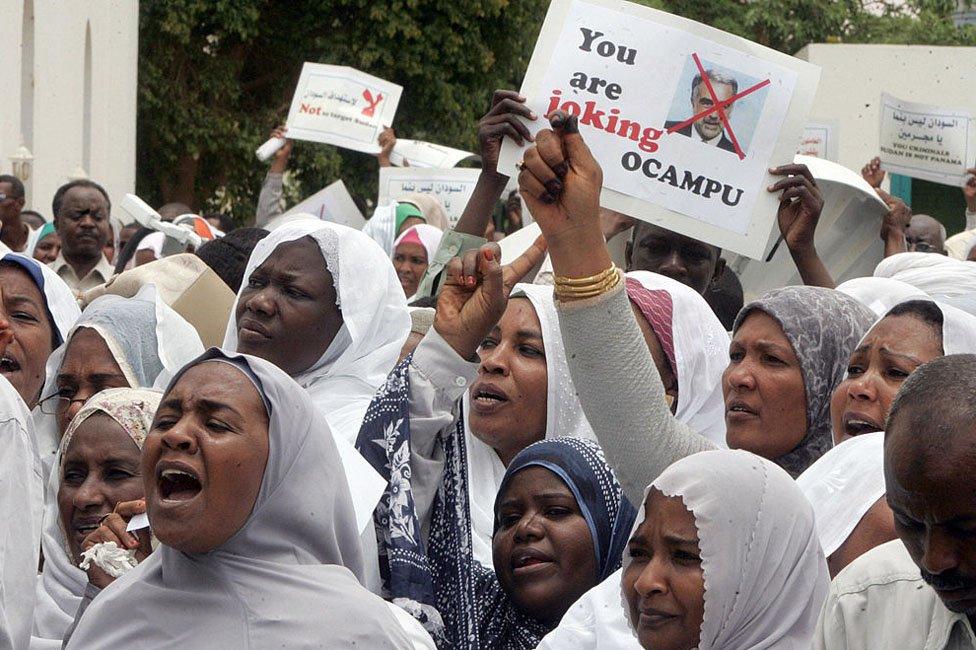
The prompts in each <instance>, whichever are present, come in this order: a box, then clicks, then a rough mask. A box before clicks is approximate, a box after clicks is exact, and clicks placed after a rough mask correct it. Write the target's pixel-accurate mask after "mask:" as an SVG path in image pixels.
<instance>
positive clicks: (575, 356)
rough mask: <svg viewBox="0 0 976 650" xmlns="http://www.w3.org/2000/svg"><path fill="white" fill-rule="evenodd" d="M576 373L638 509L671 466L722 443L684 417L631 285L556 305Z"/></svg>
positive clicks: (594, 423) (586, 406) (589, 413)
mask: <svg viewBox="0 0 976 650" xmlns="http://www.w3.org/2000/svg"><path fill="white" fill-rule="evenodd" d="M556 309H557V311H558V313H559V329H560V331H561V332H562V337H563V344H564V345H565V346H566V357H567V359H568V361H569V372H570V375H571V376H572V377H573V383H574V384H575V385H576V391H577V393H578V395H579V400H580V404H581V405H582V407H583V412H584V413H585V414H586V419H587V420H589V422H590V426H591V427H592V428H593V431H594V432H595V433H596V437H597V439H598V440H599V442H600V446H601V447H603V453H604V454H605V455H606V458H607V462H608V463H610V466H611V467H613V469H614V471H615V472H616V473H617V480H619V481H620V484H621V485H622V486H623V490H624V494H625V495H627V498H628V499H630V501H631V503H633V504H634V505H635V506H636V507H638V508H639V507H640V504H641V503H642V501H643V496H644V489H645V488H646V487H647V486H648V485H650V484H651V483H652V482H653V481H654V479H656V478H657V477H658V475H659V474H660V473H661V472H663V471H664V470H665V468H667V467H668V465H670V464H671V463H673V462H675V461H677V460H680V459H682V458H684V457H685V456H690V455H692V454H696V453H698V452H700V451H706V450H709V449H714V448H715V445H713V444H712V443H711V441H709V440H708V439H707V438H705V437H704V436H702V435H701V434H699V433H698V432H696V431H693V430H692V429H690V428H689V427H688V426H687V425H685V424H683V423H681V422H679V421H678V420H677V418H675V417H674V415H673V414H672V413H671V409H670V408H669V407H668V405H667V402H665V400H664V385H663V384H662V383H661V375H660V374H659V373H658V371H657V367H656V366H655V365H654V359H653V358H652V357H651V353H650V351H649V350H648V349H647V344H646V343H645V342H644V337H643V335H642V334H641V331H640V328H639V327H638V326H637V321H636V320H635V319H634V314H633V312H632V311H631V308H630V301H629V300H628V299H627V292H626V290H625V285H624V283H623V282H621V283H620V284H619V285H618V286H617V287H616V288H615V289H613V290H611V291H609V292H607V293H605V294H603V295H601V296H597V297H596V298H590V299H588V300H579V301H573V302H559V301H557V302H556Z"/></svg>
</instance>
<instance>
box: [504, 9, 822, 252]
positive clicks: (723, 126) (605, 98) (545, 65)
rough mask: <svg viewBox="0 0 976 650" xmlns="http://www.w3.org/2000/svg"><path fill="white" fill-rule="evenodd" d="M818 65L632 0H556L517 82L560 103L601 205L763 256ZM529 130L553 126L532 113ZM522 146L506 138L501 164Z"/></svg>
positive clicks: (535, 103) (536, 103)
mask: <svg viewBox="0 0 976 650" xmlns="http://www.w3.org/2000/svg"><path fill="white" fill-rule="evenodd" d="M819 78H820V73H819V69H818V68H817V67H816V66H812V65H810V64H808V63H805V62H803V61H800V60H798V59H795V58H793V57H791V56H788V55H785V54H782V53H780V52H775V51H773V50H770V49H768V48H765V47H762V46H760V45H757V44H755V43H751V42H749V41H746V40H743V39H741V38H739V37H737V36H732V35H730V34H726V33H724V32H721V31H719V30H717V29H713V28H711V27H708V26H705V25H701V24H699V23H696V22H694V21H691V20H687V19H684V18H680V17H678V16H673V15H671V14H668V13H665V12H662V11H657V10H654V9H650V8H647V7H643V6H640V5H636V4H632V3H628V2H619V1H618V2H612V1H609V0H588V1H583V0H553V2H552V4H551V5H550V6H549V11H548V13H547V15H546V20H545V23H544V24H543V27H542V32H541V33H540V35H539V40H538V41H537V43H536V47H535V51H534V52H533V54H532V59H531V62H530V63H529V68H528V70H527V71H526V76H525V81H524V83H523V85H522V89H521V92H522V94H523V95H524V96H525V97H527V98H528V106H529V107H530V108H531V109H532V110H534V111H535V112H536V113H537V114H538V115H540V116H543V115H547V114H549V113H550V112H551V111H553V110H555V109H562V110H565V111H567V112H569V113H572V114H575V115H578V116H579V125H580V132H581V133H582V135H583V137H584V138H585V139H586V142H587V144H588V145H589V147H590V149H591V150H592V151H593V154H594V155H595V156H596V159H597V160H598V161H599V162H600V165H601V166H602V168H603V181H604V191H603V194H602V196H601V204H602V205H603V206H604V207H607V208H611V209H614V210H617V211H619V212H623V213H624V214H627V215H630V216H633V217H637V218H639V219H643V220H645V221H650V222H652V223H657V224H659V225H662V226H664V227H666V228H669V229H671V230H675V231H677V232H680V233H682V234H684V235H688V236H690V237H694V238H696V239H700V240H703V241H707V242H709V243H712V244H715V245H717V246H721V247H723V248H728V249H731V250H734V251H737V252H740V253H743V254H745V255H749V256H751V257H761V256H762V254H763V252H764V250H765V249H766V248H767V246H768V241H769V239H770V231H771V228H772V226H773V223H774V220H775V217H776V208H777V201H776V199H775V197H773V196H772V195H770V194H768V193H767V192H766V191H765V190H766V187H767V186H768V185H769V184H770V183H771V180H772V179H771V178H770V176H769V175H768V173H767V170H768V168H769V167H770V166H771V165H774V164H782V163H785V162H788V161H790V160H792V158H793V155H794V152H795V150H796V143H797V142H798V141H799V140H800V133H801V131H802V128H803V124H804V123H805V120H806V111H807V110H808V107H809V106H810V104H811V103H812V101H813V96H814V93H815V92H816V87H817V83H818V81H819ZM528 126H529V129H530V130H532V131H537V130H538V129H540V128H543V127H544V126H548V124H546V122H545V120H543V119H540V120H537V121H535V122H529V123H528ZM521 158H522V152H521V151H520V150H519V149H518V147H517V146H516V145H515V144H514V143H513V142H512V141H510V140H508V139H506V142H505V144H504V145H503V147H502V155H501V159H500V161H499V165H498V169H499V171H500V172H502V173H505V174H515V173H516V168H515V165H516V163H518V162H519V161H520V160H521Z"/></svg>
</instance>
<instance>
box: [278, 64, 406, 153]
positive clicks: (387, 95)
mask: <svg viewBox="0 0 976 650" xmlns="http://www.w3.org/2000/svg"><path fill="white" fill-rule="evenodd" d="M402 90H403V88H401V87H400V86H398V85H396V84H393V83H390V82H389V81H384V80H383V79H380V78H378V77H374V76H372V75H368V74H366V73H365V72H360V71H359V70H355V69H353V68H349V67H345V66H337V65H326V64H323V63H306V64H305V65H304V67H302V74H301V77H299V79H298V86H297V87H296V88H295V95H294V97H293V98H292V101H291V110H289V111H288V120H287V122H286V124H287V126H288V137H289V138H292V139H295V140H311V141H313V142H323V143H326V144H334V145H336V146H338V147H344V148H346V149H353V150H354V151H362V152H364V153H372V154H376V153H379V152H380V146H379V144H377V140H378V139H379V136H380V133H382V131H383V127H385V126H389V125H391V124H393V117H394V115H396V109H397V104H399V103H400V93H401V92H402Z"/></svg>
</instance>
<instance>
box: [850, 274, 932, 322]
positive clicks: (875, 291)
mask: <svg viewBox="0 0 976 650" xmlns="http://www.w3.org/2000/svg"><path fill="white" fill-rule="evenodd" d="M837 291H840V292H841V293H843V294H847V295H848V296H850V297H851V298H853V299H854V300H856V301H858V302H859V303H861V304H862V305H864V306H865V307H867V308H868V309H870V310H871V311H873V312H874V313H875V314H877V315H878V318H881V317H882V316H884V315H885V314H887V313H888V310H889V309H891V308H892V307H894V306H895V305H897V304H898V303H900V302H905V301H906V300H925V299H926V298H928V294H927V293H925V292H924V291H922V290H920V289H916V288H915V287H913V286H912V285H910V284H908V283H906V282H902V281H900V280H892V279H891V278H854V279H852V280H848V281H847V282H843V283H841V284H840V285H839V286H838V287H837Z"/></svg>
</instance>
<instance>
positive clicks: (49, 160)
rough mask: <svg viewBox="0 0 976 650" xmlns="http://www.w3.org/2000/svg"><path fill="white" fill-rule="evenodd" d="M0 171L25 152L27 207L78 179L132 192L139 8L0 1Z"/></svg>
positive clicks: (47, 206) (46, 202)
mask: <svg viewBox="0 0 976 650" xmlns="http://www.w3.org/2000/svg"><path fill="white" fill-rule="evenodd" d="M0 16H3V19H2V20H0V88H3V93H2V97H3V107H2V109H0V173H11V171H12V162H11V157H12V156H14V155H15V154H16V152H17V150H18V148H19V147H20V146H21V145H23V146H25V147H27V149H28V150H29V151H30V153H31V154H33V157H34V158H33V161H32V163H31V172H30V176H29V178H28V180H27V181H26V182H25V185H26V186H27V206H26V207H27V208H32V209H35V210H37V211H38V212H40V213H41V214H43V215H45V217H47V218H48V219H50V218H51V216H52V215H51V199H52V198H53V196H54V191H55V190H56V189H57V188H58V186H60V185H61V184H63V183H65V182H66V181H67V180H68V179H69V178H73V177H77V176H79V175H81V173H82V171H83V173H84V174H85V175H87V176H88V177H89V178H91V179H92V180H95V181H97V182H99V183H101V184H102V185H104V186H105V188H106V189H107V190H108V192H109V195H110V196H111V198H112V199H113V204H114V203H116V202H117V201H118V199H120V198H121V196H122V194H123V193H125V192H133V191H135V177H136V170H135V162H136V82H137V69H138V59H139V3H138V0H70V1H66V0H0Z"/></svg>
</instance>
